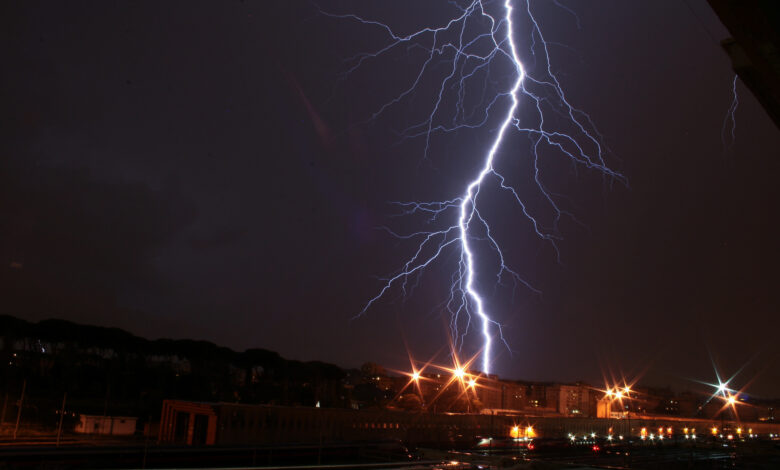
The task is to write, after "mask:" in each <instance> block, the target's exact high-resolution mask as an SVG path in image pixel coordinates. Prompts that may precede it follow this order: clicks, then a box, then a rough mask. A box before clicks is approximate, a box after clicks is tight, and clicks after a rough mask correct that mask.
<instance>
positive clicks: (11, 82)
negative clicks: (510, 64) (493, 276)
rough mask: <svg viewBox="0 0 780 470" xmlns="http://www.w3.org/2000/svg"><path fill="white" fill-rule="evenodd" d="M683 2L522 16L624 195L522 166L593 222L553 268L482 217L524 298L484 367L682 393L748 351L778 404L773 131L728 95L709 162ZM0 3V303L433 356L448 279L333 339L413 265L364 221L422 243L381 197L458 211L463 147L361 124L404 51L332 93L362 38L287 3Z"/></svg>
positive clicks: (696, 33)
mask: <svg viewBox="0 0 780 470" xmlns="http://www.w3.org/2000/svg"><path fill="white" fill-rule="evenodd" d="M326 3H328V2H326ZM444 3H445V4H447V2H444ZM447 5H449V4H447ZM595 5H598V6H595ZM691 5H692V7H693V8H694V10H695V11H696V15H692V14H691V11H690V10H689V9H688V8H686V6H685V5H684V4H682V3H681V2H679V1H676V0H675V1H672V0H668V1H661V0H659V1H653V2H625V1H623V0H614V1H606V0H605V1H604V2H599V3H598V4H596V3H591V2H588V3H585V2H568V3H567V6H569V7H570V8H571V9H572V10H574V11H576V12H577V13H578V15H579V18H578V19H577V18H574V17H573V16H571V14H570V13H569V12H568V11H566V10H561V9H560V8H557V7H555V5H554V4H553V3H551V2H534V7H535V8H538V11H537V12H536V13H537V16H538V18H540V20H541V23H542V24H541V26H542V27H543V28H544V30H545V32H546V37H547V39H548V40H550V41H551V46H550V47H551V49H550V50H551V54H552V59H553V64H554V67H555V70H556V71H557V72H558V73H559V77H560V78H561V80H562V83H563V85H564V87H565V88H566V89H567V93H568V96H569V98H570V99H571V100H572V102H573V103H574V104H576V105H577V106H579V107H581V108H582V109H584V110H587V111H588V112H590V114H591V116H592V117H593V120H594V121H595V122H596V123H597V124H598V126H599V127H600V130H601V131H602V133H603V134H604V136H605V139H606V141H607V143H608V144H609V146H610V147H611V148H612V149H613V150H614V155H613V156H614V157H615V160H614V161H615V162H616V164H617V165H618V166H619V167H620V169H621V170H623V171H624V172H625V174H626V175H627V176H628V177H629V181H630V188H622V187H619V186H612V187H611V188H610V187H607V188H606V189H605V188H604V186H602V182H601V181H600V180H599V179H598V178H593V177H591V176H589V175H588V174H587V173H582V172H580V174H578V175H575V174H574V172H573V171H572V170H571V168H570V167H568V166H567V165H566V164H565V163H564V164H561V162H560V161H559V160H556V159H555V158H557V157H552V156H549V157H550V159H549V160H548V159H547V158H548V156H547V155H546V156H545V159H546V160H545V164H549V165H550V167H549V168H553V169H556V174H555V175H553V178H552V180H551V181H548V184H550V185H551V187H555V188H556V189H560V190H561V191H564V192H565V193H566V194H567V195H568V196H569V198H570V199H569V200H567V201H564V202H563V204H565V205H566V206H567V208H570V209H571V210H572V211H573V212H575V213H576V214H577V216H578V218H579V219H580V220H582V221H583V222H585V224H586V225H587V227H588V228H587V229H584V228H582V227H581V226H578V225H577V224H574V223H568V222H564V225H563V226H562V229H563V231H564V233H565V235H566V239H565V240H564V242H563V243H562V244H561V252H562V264H560V265H559V264H556V260H555V256H554V253H553V251H552V249H551V248H550V247H549V246H541V245H539V244H538V243H537V241H536V240H535V239H534V237H533V236H532V235H529V232H528V226H527V223H526V222H525V221H524V220H523V219H522V216H521V215H520V214H517V213H516V212H507V213H506V214H509V215H504V216H502V217H500V221H499V225H498V226H497V230H500V231H501V234H500V235H498V236H501V237H504V238H505V240H506V242H505V243H506V246H505V247H506V250H507V255H508V256H509V257H510V258H511V259H513V260H514V261H515V262H516V266H515V268H516V269H517V270H518V271H520V272H522V273H523V274H524V275H527V276H528V278H529V280H530V281H531V282H532V283H533V284H534V285H535V286H536V287H538V288H540V289H541V290H542V291H543V295H542V296H541V297H539V296H535V295H531V294H530V293H529V292H527V291H524V290H523V289H519V290H518V291H517V292H516V296H515V300H514V303H512V302H511V299H507V300H506V301H504V300H497V301H496V302H497V303H501V304H502V309H501V315H503V320H505V321H506V325H507V327H506V330H505V333H506V334H507V335H508V339H509V342H510V344H511V346H512V348H513V350H514V354H513V355H510V354H509V352H508V351H503V352H501V353H500V354H501V357H500V358H499V363H498V364H497V370H498V372H499V373H500V374H502V375H505V376H509V377H517V378H528V379H552V380H576V379H586V380H599V379H600V377H601V370H602V369H609V368H614V369H623V370H627V371H628V370H644V369H645V368H647V364H650V363H652V364H653V366H652V367H651V368H650V369H649V370H650V371H651V372H648V377H649V378H650V379H652V380H655V381H656V382H657V383H661V384H663V383H668V382H669V381H672V380H677V382H678V383H685V381H684V380H683V379H681V377H690V376H692V375H695V376H697V377H698V378H703V379H707V378H708V376H707V374H709V372H710V371H709V370H708V368H709V367H710V366H709V355H708V353H707V348H710V349H711V350H713V351H714V352H715V354H716V355H719V356H720V358H721V361H722V363H723V365H724V367H725V368H729V369H731V370H736V369H737V368H738V367H739V366H740V365H741V364H742V363H743V362H744V361H746V360H747V359H748V358H750V357H756V354H758V356H757V357H758V359H756V360H755V361H754V363H753V364H754V365H753V366H751V367H754V369H755V370H756V371H757V370H764V372H763V375H762V376H761V380H759V381H757V382H756V386H757V387H759V389H760V390H763V391H766V390H769V391H770V392H771V391H772V390H776V389H777V388H776V387H779V386H780V377H778V376H777V371H776V369H772V368H767V367H765V366H766V365H767V364H771V361H772V360H775V359H776V358H777V350H776V346H772V344H771V341H772V339H773V338H774V333H775V332H776V331H778V328H780V325H778V320H777V318H778V315H777V313H778V312H777V304H778V303H779V302H778V294H777V292H775V291H776V289H775V286H776V285H777V283H778V280H779V279H778V271H777V270H776V269H775V266H777V265H778V262H780V260H778V251H777V250H776V249H774V248H773V247H774V244H775V243H776V241H775V238H776V233H777V230H776V227H777V224H776V221H775V219H776V212H777V211H776V207H777V202H778V199H779V198H778V193H777V185H776V184H775V182H774V177H775V175H776V174H777V172H778V167H777V165H778V159H777V158H776V156H777V148H778V134H777V130H776V129H775V128H774V127H772V125H771V122H770V121H769V120H768V119H767V118H766V116H765V114H764V112H763V110H762V109H761V108H760V107H759V106H758V105H757V103H756V102H755V100H754V99H753V98H752V96H751V95H750V94H749V93H748V92H747V90H746V89H745V88H744V87H743V86H740V87H739V92H740V107H739V108H738V112H737V139H736V143H735V145H734V147H733V148H732V149H731V150H729V152H726V151H725V150H724V148H723V147H722V145H721V141H720V130H721V127H722V122H723V118H724V113H725V111H726V110H727V109H728V107H729V104H730V99H731V95H730V93H731V88H730V87H731V80H732V77H733V75H732V72H731V70H730V64H729V61H728V58H727V57H726V55H725V53H724V52H723V51H722V50H721V49H720V46H719V44H718V40H719V39H720V38H721V36H725V34H726V32H725V31H724V30H723V28H722V27H721V26H720V25H719V23H718V22H717V19H715V17H714V15H712V13H711V12H710V11H709V7H708V6H707V5H706V2H704V1H692V2H691ZM322 6H323V8H325V7H332V9H333V10H334V11H339V12H340V11H352V10H351V9H359V10H360V12H361V13H364V14H366V15H367V16H372V17H379V18H386V19H388V21H391V22H393V23H394V24H398V27H399V28H400V30H402V31H405V32H409V31H413V30H414V29H415V28H419V27H420V25H421V24H422V23H424V22H425V21H428V20H430V19H432V18H436V17H437V15H438V13H440V11H439V10H438V8H437V7H436V4H435V2H422V3H421V2H416V1H411V2H377V3H370V2H334V3H328V4H327V5H322ZM2 8H3V10H4V11H2V12H0V21H3V26H4V27H3V30H2V41H0V47H2V48H3V52H4V57H5V59H4V63H3V73H2V74H0V102H2V104H3V105H2V111H0V158H2V159H3V167H2V171H3V174H2V181H3V187H2V188H0V191H1V192H2V201H0V210H1V211H2V214H1V215H0V217H1V218H2V219H1V220H2V227H0V228H2V233H0V242H2V246H1V247H0V253H2V259H1V260H0V261H1V262H2V266H0V270H2V273H3V276H4V277H3V279H4V280H5V281H7V282H4V283H3V286H2V289H3V292H2V297H3V298H4V299H13V301H11V300H7V301H5V304H4V305H5V306H6V307H7V309H6V308H4V310H8V309H10V310H14V311H9V312H8V313H18V314H22V315H25V316H28V317H31V318H44V317H52V316H54V317H57V316H61V317H65V318H69V319H74V320H84V321H92V322H96V323H100V324H107V325H116V326H122V327H126V328H128V329H130V330H131V331H134V332H138V333H142V334H144V335H148V336H151V337H159V336H173V337H187V336H192V337H197V338H204V339H209V340H213V341H217V342H220V343H222V344H224V345H226V346H230V347H234V348H246V347H263V348H267V349H273V350H278V351H279V352H280V353H281V354H282V355H284V356H288V357H293V358H299V359H315V358H316V359H322V360H327V361H334V362H337V363H339V364H342V365H345V366H352V365H358V364H360V363H362V362H364V361H366V360H375V361H378V362H382V363H385V364H386V365H388V366H390V367H403V366H404V364H405V361H406V352H405V350H404V338H405V339H406V341H407V342H408V344H409V346H410V348H411V349H412V351H413V352H414V353H415V354H416V355H419V356H426V357H427V356H429V355H431V354H433V353H434V352H436V351H437V350H440V349H441V345H443V344H445V343H446V319H445V318H442V317H441V316H440V312H439V311H438V310H436V309H435V308H434V307H433V306H435V305H437V304H438V303H439V302H441V300H442V299H443V298H444V297H445V296H446V295H447V292H448V285H447V282H448V280H449V275H450V273H449V272H447V271H446V269H443V268H434V269H432V270H431V271H430V272H428V273H426V274H425V275H424V277H423V278H422V279H421V283H420V287H419V288H418V289H417V290H416V291H415V295H414V296H413V297H411V298H409V299H407V300H406V301H402V299H400V296H399V295H393V296H391V297H390V298H389V301H388V302H387V303H383V304H381V305H377V307H376V309H374V310H372V311H370V312H369V313H368V314H367V315H366V316H365V317H363V318H360V319H357V320H351V318H352V317H353V316H354V315H355V314H356V313H357V312H359V311H360V309H361V308H362V307H363V304H364V302H365V301H366V300H367V299H369V298H371V297H372V296H373V295H375V293H376V288H377V286H378V281H377V279H376V277H377V276H383V275H386V274H388V273H389V272H391V271H392V270H393V269H396V268H397V267H398V266H399V264H400V263H401V259H402V258H403V257H404V256H406V254H407V253H408V252H409V250H410V249H411V247H410V246H409V245H408V243H406V242H404V241H398V240H394V239H392V238H390V237H387V236H386V234H385V233H384V232H381V231H378V230H376V227H377V226H379V225H385V224H391V225H393V227H394V228H397V229H398V230H399V231H404V230H419V229H420V226H419V225H416V224H415V222H416V221H410V220H405V219H402V218H391V217H390V215H392V214H394V213H396V208H394V207H393V206H392V205H389V204H388V201H398V200H411V199H416V200H429V199H436V198H443V197H444V198H446V197H452V196H453V195H455V194H458V193H459V192H460V191H461V189H462V185H463V181H464V175H465V174H467V172H468V171H469V170H470V169H471V168H472V167H473V165H475V163H474V159H472V158H471V157H470V156H471V155H473V154H475V153H477V152H480V151H482V149H483V144H484V138H486V137H484V136H481V135H479V136H473V135H458V136H453V137H454V140H449V138H450V136H437V137H436V138H435V139H434V149H435V151H434V153H433V154H432V155H431V159H430V161H428V162H423V161H422V143H421V142H420V141H419V140H417V141H415V140H411V141H400V142H399V139H398V135H397V131H398V130H399V129H403V128H405V127H406V126H408V125H409V124H410V123H413V122H415V119H416V118H417V117H419V116H420V115H421V113H425V112H427V110H428V108H426V107H425V106H424V105H425V100H424V99H423V97H422V96H420V97H416V98H415V99H414V100H411V101H410V102H408V103H405V104H402V105H400V106H398V107H394V108H391V109H390V110H389V111H388V113H387V114H386V115H383V116H382V118H381V119H379V120H377V121H375V122H373V123H367V124H358V123H361V122H364V121H365V119H366V118H367V117H368V116H370V113H371V112H373V111H375V110H376V109H377V106H378V105H381V104H382V103H384V102H385V101H386V100H387V99H388V98H389V97H392V96H393V93H394V92H397V91H398V87H399V84H401V85H403V84H405V83H409V80H410V79H413V78H414V73H415V69H414V68H413V67H412V65H413V64H410V59H409V57H413V56H414V51H410V52H409V54H406V51H404V53H403V54H401V53H400V52H401V51H399V53H398V54H396V55H392V56H390V57H388V59H389V60H388V61H387V62H381V61H376V62H369V63H367V66H366V67H365V68H364V69H363V70H361V71H359V72H357V73H355V74H354V75H353V76H351V77H350V78H349V80H347V81H340V80H339V78H340V75H339V74H340V73H341V72H343V71H344V67H345V62H344V61H343V60H344V59H345V58H347V57H350V56H353V55H354V54H356V53H359V52H365V51H366V50H371V49H372V48H375V47H376V46H377V44H383V43H382V37H381V35H380V34H379V32H377V31H375V30H370V31H369V30H367V29H366V28H363V27H359V26H356V25H355V24H354V23H350V22H345V21H340V20H335V19H333V18H326V17H323V16H321V15H319V14H318V13H317V11H316V9H315V8H314V6H313V5H312V4H311V3H309V2H304V1H301V2H294V1H289V2H287V1H285V2H259V1H258V2H251V1H247V2H238V1H235V2H234V1H224V2H199V1H182V2H111V3H109V2H67V3H56V2H21V3H13V4H12V3H10V2H6V3H4V4H3V5H2ZM412 8H414V10H413V11H414V14H410V12H411V11H412V10H411V9H412ZM447 8H449V6H447ZM578 25H579V26H580V27H579V28H578ZM517 37H518V38H519V39H520V40H523V41H529V40H530V36H529V35H528V34H523V32H518V35H517ZM527 148H528V142H527V139H523V138H516V139H514V140H512V141H511V146H509V147H508V148H507V149H506V152H505V155H506V158H510V157H511V156H513V155H515V156H517V158H516V161H512V162H507V165H512V166H511V168H512V169H513V171H514V173H512V175H511V176H512V177H515V178H518V181H521V179H520V178H522V177H523V176H524V175H525V174H527V172H526V170H527V168H528V160H527V159H524V158H523V156H524V155H526V153H525V152H527ZM513 152H515V153H513ZM502 155H504V154H503V153H502ZM618 159H619V161H618ZM561 168H563V170H561ZM524 172H526V173H524ZM569 206H570V207H569ZM503 209H504V206H499V205H497V206H495V210H496V211H497V214H498V211H499V210H503ZM510 210H514V209H510ZM396 224H397V225H396ZM737 318H738V321H735V319H737ZM497 352H498V351H497ZM652 371H655V372H652ZM753 372H755V371H753V370H751V372H750V373H753ZM654 373H655V375H654V376H653V375H652V374H654ZM762 384H763V385H762ZM761 387H763V388H761Z"/></svg>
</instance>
